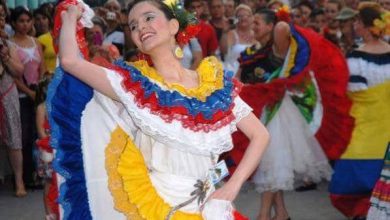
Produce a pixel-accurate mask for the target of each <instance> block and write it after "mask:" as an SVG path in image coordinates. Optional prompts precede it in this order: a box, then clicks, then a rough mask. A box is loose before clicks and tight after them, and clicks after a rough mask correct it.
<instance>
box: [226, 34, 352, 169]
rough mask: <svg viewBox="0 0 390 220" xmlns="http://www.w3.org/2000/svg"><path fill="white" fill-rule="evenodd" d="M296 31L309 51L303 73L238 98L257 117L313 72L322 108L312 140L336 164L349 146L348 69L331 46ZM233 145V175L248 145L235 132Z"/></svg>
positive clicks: (247, 91) (256, 87)
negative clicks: (319, 123)
mask: <svg viewBox="0 0 390 220" xmlns="http://www.w3.org/2000/svg"><path fill="white" fill-rule="evenodd" d="M296 29H297V31H298V32H299V33H301V34H302V35H303V37H304V38H305V39H306V40H307V41H308V43H309V45H310V49H311V56H310V59H309V62H308V65H307V66H306V67H305V68H304V70H303V71H302V72H301V73H299V74H298V75H295V76H293V77H289V78H284V79H276V80H273V81H272V82H271V83H267V84H262V83H258V84H252V85H245V86H244V87H243V88H242V90H241V93H240V97H241V98H242V99H243V100H244V101H245V102H247V103H248V104H249V105H250V106H251V107H252V108H253V110H254V114H255V115H256V116H258V117H260V115H261V112H262V109H263V107H265V106H266V105H271V106H272V105H273V104H275V103H276V102H278V101H280V100H281V99H282V98H283V96H284V93H285V91H286V90H288V89H291V88H295V89H296V88H299V87H300V85H302V83H305V80H308V79H310V78H309V77H310V76H309V70H313V71H314V73H315V78H316V82H317V85H318V87H319V91H320V94H321V99H322V100H321V101H322V106H323V118H322V122H321V126H320V128H319V129H318V131H317V133H316V134H315V137H316V138H317V140H318V142H319V143H320V144H321V147H322V148H323V150H324V152H325V154H326V155H327V157H328V158H329V159H331V160H336V159H339V158H340V156H341V155H342V153H343V152H344V151H345V149H346V147H347V146H348V143H349V140H350V138H351V135H352V129H353V126H354V120H353V118H352V117H351V116H350V115H349V111H350V108H351V106H352V102H351V101H350V99H349V98H348V96H347V85H348V80H349V72H348V67H347V64H346V62H345V58H344V56H343V55H342V53H341V52H340V50H339V49H338V48H337V47H335V46H334V45H333V44H332V43H330V42H329V41H327V40H326V39H324V38H323V37H321V36H320V35H318V34H316V33H315V32H313V31H311V30H309V29H303V28H300V27H296ZM325 57H326V62H324V58H325ZM233 143H234V148H233V150H232V151H231V152H230V155H229V156H230V157H231V159H232V160H233V162H234V165H233V167H231V168H230V171H234V170H235V166H237V165H238V164H239V162H240V161H241V159H242V157H243V155H244V153H245V150H246V147H247V145H248V143H249V142H248V140H247V138H246V137H245V135H244V134H243V133H242V132H241V131H237V132H235V133H234V134H233Z"/></svg>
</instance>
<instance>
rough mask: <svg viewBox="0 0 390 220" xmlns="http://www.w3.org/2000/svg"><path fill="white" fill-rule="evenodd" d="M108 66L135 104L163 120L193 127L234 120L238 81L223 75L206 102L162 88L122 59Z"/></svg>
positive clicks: (205, 127) (205, 128) (206, 128)
mask: <svg viewBox="0 0 390 220" xmlns="http://www.w3.org/2000/svg"><path fill="white" fill-rule="evenodd" d="M117 65H118V66H111V67H109V68H110V69H113V70H115V71H116V72H118V73H119V74H120V76H121V78H122V83H121V84H122V87H123V88H124V90H125V91H127V92H128V93H131V94H132V95H133V96H134V98H133V99H134V101H135V103H136V104H137V107H138V108H141V109H143V108H147V109H149V110H150V112H151V113H152V114H154V115H157V116H159V117H160V118H161V119H163V120H164V121H165V122H167V123H171V122H172V121H173V120H177V121H180V122H181V123H182V125H183V127H184V128H188V129H191V130H193V131H204V132H209V131H215V130H218V129H219V128H221V127H223V126H225V125H227V124H229V123H230V122H231V121H232V120H234V116H233V115H232V114H231V111H232V109H233V107H234V102H233V100H234V98H235V97H236V96H237V94H238V93H239V90H240V83H239V82H238V81H236V80H234V79H232V78H231V76H230V75H225V79H224V87H223V88H222V89H219V90H216V91H215V92H213V93H212V94H211V95H210V96H208V97H207V99H206V102H202V101H200V100H198V99H195V98H187V97H185V96H183V95H182V94H181V93H179V92H177V91H166V90H163V89H162V88H161V87H160V86H159V85H157V84H155V83H153V82H152V81H150V79H149V78H147V77H145V76H143V75H142V74H141V73H140V71H139V70H138V69H137V68H135V67H132V66H128V65H126V64H124V63H117Z"/></svg>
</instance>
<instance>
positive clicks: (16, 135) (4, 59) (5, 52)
mask: <svg viewBox="0 0 390 220" xmlns="http://www.w3.org/2000/svg"><path fill="white" fill-rule="evenodd" d="M6 9H7V6H6V4H5V2H1V3H0V58H1V59H0V60H1V62H0V146H5V147H7V151H8V156H9V160H10V162H11V167H12V170H13V172H14V175H15V196H17V197H23V196H25V195H26V194H27V192H26V189H25V186H24V181H23V154H22V146H23V145H22V128H21V122H20V105H19V100H18V91H17V89H16V86H15V82H14V79H13V77H18V76H21V75H22V74H23V64H22V63H21V62H20V60H19V57H18V55H17V54H16V48H15V47H13V46H12V45H9V44H7V41H6V38H7V37H8V36H7V34H6V33H5V24H6V22H5V19H6V17H7V10H6Z"/></svg>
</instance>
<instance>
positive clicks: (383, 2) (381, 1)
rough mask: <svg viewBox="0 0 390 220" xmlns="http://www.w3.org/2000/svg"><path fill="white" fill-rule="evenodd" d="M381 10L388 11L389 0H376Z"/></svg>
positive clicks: (389, 8) (389, 9) (389, 7)
mask: <svg viewBox="0 0 390 220" xmlns="http://www.w3.org/2000/svg"><path fill="white" fill-rule="evenodd" d="M378 3H379V4H380V5H381V6H382V8H383V9H385V10H387V11H390V0H378Z"/></svg>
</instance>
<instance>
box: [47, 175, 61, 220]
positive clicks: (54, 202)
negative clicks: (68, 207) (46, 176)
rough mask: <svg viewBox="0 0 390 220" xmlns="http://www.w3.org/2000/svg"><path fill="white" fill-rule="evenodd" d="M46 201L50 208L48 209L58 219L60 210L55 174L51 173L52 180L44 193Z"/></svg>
mask: <svg viewBox="0 0 390 220" xmlns="http://www.w3.org/2000/svg"><path fill="white" fill-rule="evenodd" d="M45 199H46V202H47V204H48V206H49V208H50V211H51V212H52V213H54V214H55V215H56V216H57V219H60V217H59V216H60V210H59V207H58V187H57V175H56V173H54V172H53V173H52V181H51V183H50V187H49V192H48V194H47V195H46V198H45Z"/></svg>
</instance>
